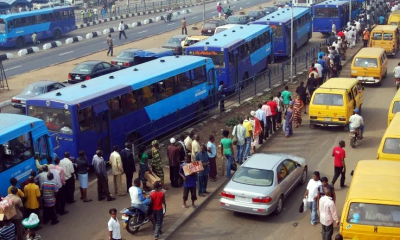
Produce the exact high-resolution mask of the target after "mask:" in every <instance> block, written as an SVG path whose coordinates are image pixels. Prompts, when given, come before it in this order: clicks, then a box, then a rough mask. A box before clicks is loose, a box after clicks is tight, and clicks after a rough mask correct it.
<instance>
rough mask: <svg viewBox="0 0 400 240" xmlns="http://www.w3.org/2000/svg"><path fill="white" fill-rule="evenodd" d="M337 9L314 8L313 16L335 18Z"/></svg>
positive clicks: (337, 13)
mask: <svg viewBox="0 0 400 240" xmlns="http://www.w3.org/2000/svg"><path fill="white" fill-rule="evenodd" d="M337 17H339V11H338V9H337V8H315V13H314V18H337Z"/></svg>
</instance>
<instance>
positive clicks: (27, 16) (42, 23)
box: [0, 7, 76, 48]
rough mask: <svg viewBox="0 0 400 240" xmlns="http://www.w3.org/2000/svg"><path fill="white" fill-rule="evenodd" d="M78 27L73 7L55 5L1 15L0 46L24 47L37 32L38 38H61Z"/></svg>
mask: <svg viewBox="0 0 400 240" xmlns="http://www.w3.org/2000/svg"><path fill="white" fill-rule="evenodd" d="M75 29H76V26H75V13H74V8H73V7H53V8H45V9H42V10H34V11H27V12H21V13H11V14H7V15H0V47H14V46H15V47H17V48H22V47H23V46H24V45H25V44H26V43H30V42H32V34H33V33H34V32H36V34H37V38H38V40H41V39H45V38H51V37H54V39H59V38H60V37H61V35H62V34H66V33H68V32H71V31H73V30H75Z"/></svg>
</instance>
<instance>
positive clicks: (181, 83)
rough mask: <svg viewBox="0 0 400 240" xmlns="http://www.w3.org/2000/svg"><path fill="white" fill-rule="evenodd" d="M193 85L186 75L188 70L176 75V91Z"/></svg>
mask: <svg viewBox="0 0 400 240" xmlns="http://www.w3.org/2000/svg"><path fill="white" fill-rule="evenodd" d="M191 87H192V82H191V81H190V80H189V79H188V77H187V76H186V72H184V73H180V74H178V75H176V76H175V91H176V92H177V93H178V92H183V91H185V90H187V89H189V88H191Z"/></svg>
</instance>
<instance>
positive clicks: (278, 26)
mask: <svg viewBox="0 0 400 240" xmlns="http://www.w3.org/2000/svg"><path fill="white" fill-rule="evenodd" d="M311 18H312V17H311V9H309V8H304V7H295V8H293V26H294V29H293V44H290V41H291V36H290V35H291V19H292V10H291V9H290V8H284V9H279V10H278V11H275V12H273V13H271V14H268V15H267V16H265V17H263V18H261V19H259V20H257V21H255V22H253V24H261V25H270V26H271V28H272V30H273V32H274V37H275V39H274V41H275V42H274V56H276V57H287V56H290V47H291V45H293V54H295V53H296V52H297V50H298V49H299V48H300V47H301V46H303V45H305V44H307V43H308V41H309V40H310V39H311V38H312V28H311Z"/></svg>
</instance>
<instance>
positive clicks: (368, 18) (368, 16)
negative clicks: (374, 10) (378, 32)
mask: <svg viewBox="0 0 400 240" xmlns="http://www.w3.org/2000/svg"><path fill="white" fill-rule="evenodd" d="M370 4H371V3H370V0H367V28H368V31H369V30H370V29H371V23H370V21H371V20H370V18H371V15H370V12H371V5H370Z"/></svg>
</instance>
